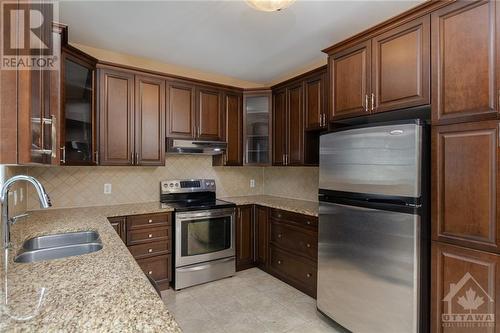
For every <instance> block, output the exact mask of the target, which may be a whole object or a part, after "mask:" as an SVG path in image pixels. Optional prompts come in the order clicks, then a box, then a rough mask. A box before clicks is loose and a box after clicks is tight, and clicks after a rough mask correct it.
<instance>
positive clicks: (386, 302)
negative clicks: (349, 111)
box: [317, 120, 430, 333]
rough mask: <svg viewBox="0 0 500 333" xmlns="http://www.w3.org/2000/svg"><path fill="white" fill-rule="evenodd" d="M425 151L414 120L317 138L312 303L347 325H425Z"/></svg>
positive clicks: (363, 329)
mask: <svg viewBox="0 0 500 333" xmlns="http://www.w3.org/2000/svg"><path fill="white" fill-rule="evenodd" d="M428 153H429V140H428V133H427V128H426V126H425V124H424V123H423V122H422V121H420V120H405V121H395V122H389V123H379V124H369V125H361V126H355V127H348V128H343V129H340V130H336V131H332V132H329V133H326V134H323V135H322V136H321V138H320V173H319V188H320V189H319V202H320V209H319V248H318V293H317V294H318V298H317V307H318V309H319V310H320V311H321V312H322V313H324V314H325V315H327V316H328V317H330V318H331V319H333V320H334V321H335V322H337V323H338V324H340V325H341V326H343V327H344V328H346V329H348V330H350V331H352V332H356V333H374V332H384V333H405V332H418V333H422V332H427V331H428V329H429V319H428V302H429V256H430V254H429V252H430V243H429V216H428V215H429V214H428V211H429V210H428V203H429V200H428V197H429V196H428V183H429V176H428V172H429V168H428Z"/></svg>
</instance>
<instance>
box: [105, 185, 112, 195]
mask: <svg viewBox="0 0 500 333" xmlns="http://www.w3.org/2000/svg"><path fill="white" fill-rule="evenodd" d="M111 190H112V188H111V184H104V194H111Z"/></svg>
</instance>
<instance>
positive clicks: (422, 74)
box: [370, 15, 430, 112]
mask: <svg viewBox="0 0 500 333" xmlns="http://www.w3.org/2000/svg"><path fill="white" fill-rule="evenodd" d="M372 61H373V63H372V88H371V89H372V96H373V99H372V100H371V101H370V104H371V110H372V111H374V112H383V111H391V110H398V109H404V108H408V107H413V106H420V105H428V104H430V19H429V15H426V16H423V17H420V18H418V19H415V20H413V21H411V22H409V23H406V24H403V25H400V26H398V27H396V28H394V29H391V30H389V31H387V32H385V33H382V34H380V35H378V36H376V37H374V38H373V39H372ZM370 98H371V96H370Z"/></svg>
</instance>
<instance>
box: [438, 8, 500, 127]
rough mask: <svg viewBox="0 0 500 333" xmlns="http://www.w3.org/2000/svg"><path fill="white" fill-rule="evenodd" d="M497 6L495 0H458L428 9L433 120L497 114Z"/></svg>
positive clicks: (477, 117)
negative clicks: (430, 40) (441, 6)
mask: <svg viewBox="0 0 500 333" xmlns="http://www.w3.org/2000/svg"><path fill="white" fill-rule="evenodd" d="M498 11H499V9H498V4H497V2H496V1H458V2H455V3H453V4H450V5H448V6H446V7H443V8H441V9H439V10H437V11H435V12H433V13H432V15H431V25H432V81H433V82H432V121H433V123H436V124H445V123H451V122H463V121H470V120H483V119H492V118H496V117H497V112H498V110H497V107H498V104H497V103H498V102H497V99H498V98H499V96H498V80H499V75H498V66H499V53H498V37H499V36H498V22H497V21H496V20H498V15H499V13H498Z"/></svg>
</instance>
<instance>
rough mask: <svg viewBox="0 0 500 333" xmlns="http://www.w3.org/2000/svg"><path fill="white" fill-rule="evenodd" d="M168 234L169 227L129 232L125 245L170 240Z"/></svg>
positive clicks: (169, 231)
mask: <svg viewBox="0 0 500 333" xmlns="http://www.w3.org/2000/svg"><path fill="white" fill-rule="evenodd" d="M170 233H171V228H170V227H159V228H143V229H136V230H129V231H128V233H127V245H135V244H141V243H149V242H155V241H164V240H168V239H170Z"/></svg>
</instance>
